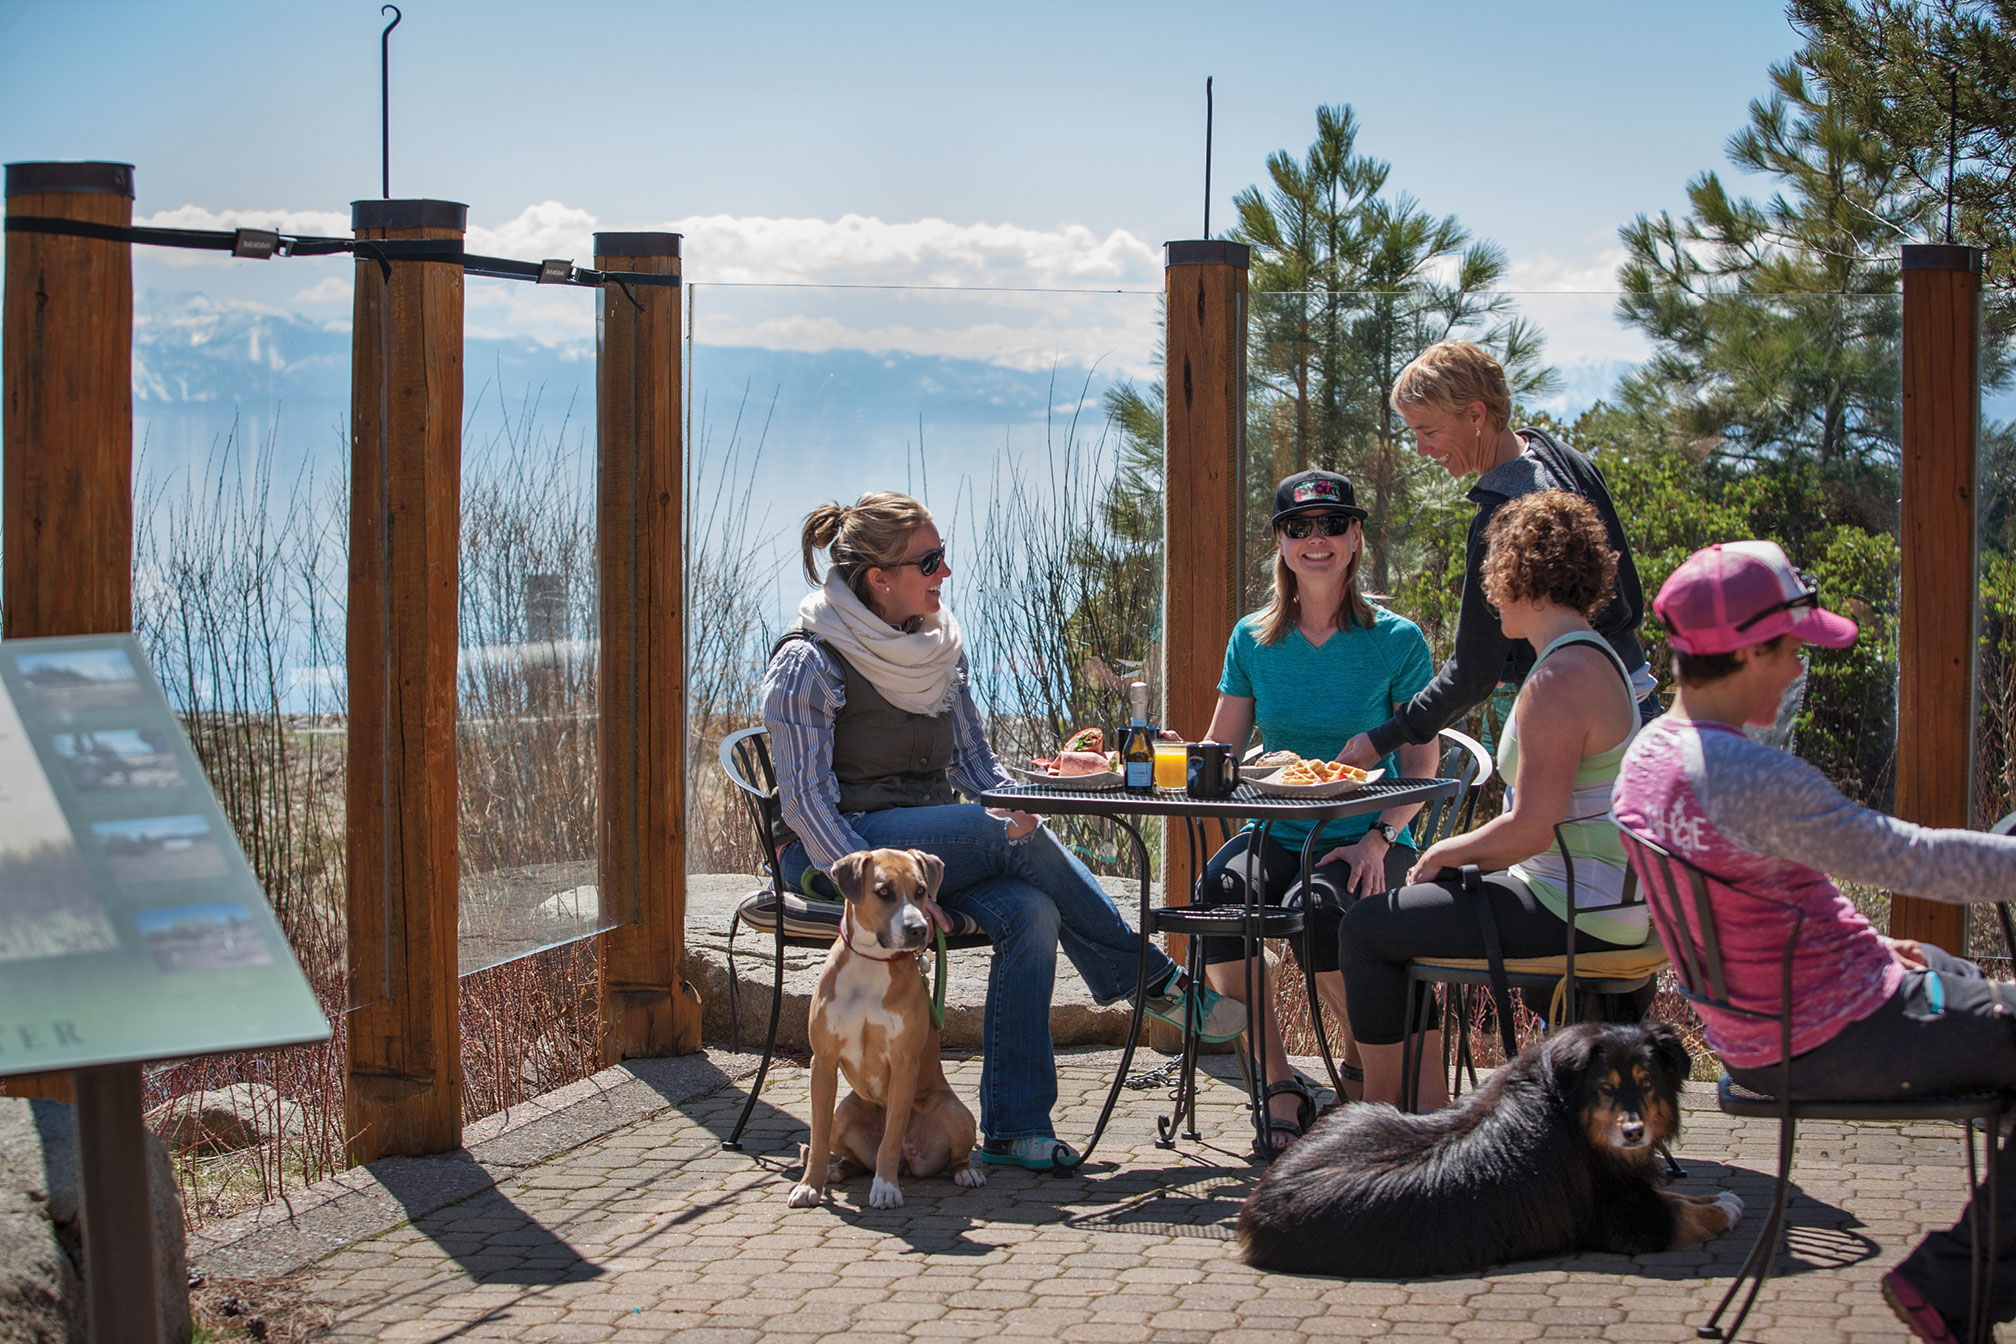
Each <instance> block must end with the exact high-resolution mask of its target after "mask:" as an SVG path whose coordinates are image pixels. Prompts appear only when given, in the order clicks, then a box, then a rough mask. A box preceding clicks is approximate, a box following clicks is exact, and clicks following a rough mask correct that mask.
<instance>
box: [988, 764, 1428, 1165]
mask: <svg viewBox="0 0 2016 1344" xmlns="http://www.w3.org/2000/svg"><path fill="white" fill-rule="evenodd" d="M1456 789H1457V783H1456V781H1455V780H1453V779H1391V780H1378V781H1376V782H1374V783H1371V784H1366V785H1364V786H1362V787H1360V788H1357V789H1353V790H1352V791H1351V792H1349V793H1346V794H1344V795H1343V796H1341V797H1337V798H1281V797H1276V796H1274V795H1272V794H1265V793H1262V792H1260V791H1259V790H1258V789H1256V788H1254V787H1253V786H1252V785H1251V784H1244V783H1242V784H1240V785H1239V787H1238V788H1237V789H1235V790H1234V791H1233V792H1232V793H1230V794H1228V795H1227V796H1225V797H1223V798H1193V797H1191V796H1190V795H1189V794H1188V793H1186V792H1184V791H1183V790H1181V789H1156V790H1154V791H1153V792H1150V793H1131V792H1129V791H1127V790H1126V789H1118V788H1115V789H1064V788H1051V787H1049V786H1047V785H1041V784H1022V785H1016V786H1014V787H1011V788H1001V789H990V790H988V791H987V792H986V793H983V794H981V795H980V799H979V801H980V802H981V803H982V804H984V805H985V806H987V807H998V808H1009V809H1012V810H1014V811H1019V812H1028V813H1031V814H1034V815H1037V816H1081V817H1104V818H1106V819H1107V820H1109V821H1112V822H1113V823H1114V824H1116V825H1117V826H1119V827H1120V828H1121V829H1122V830H1124V831H1125V832H1126V833H1127V835H1128V838H1129V839H1131V840H1132V841H1133V842H1134V854H1135V858H1136V860H1137V862H1138V865H1139V868H1140V874H1141V877H1140V882H1141V912H1140V923H1139V928H1140V930H1141V962H1140V967H1139V970H1138V972H1137V974H1136V981H1135V984H1136V990H1135V994H1134V1014H1133V1019H1132V1021H1131V1022H1130V1023H1129V1024H1128V1027H1127V1046H1126V1049H1124V1050H1123V1051H1122V1052H1121V1054H1120V1067H1119V1069H1118V1071H1117V1072H1115V1074H1114V1076H1113V1085H1112V1087H1111V1088H1110V1089H1108V1091H1107V1093H1106V1104H1105V1106H1104V1107H1103V1108H1101V1110H1100V1112H1099V1123H1098V1124H1097V1125H1095V1126H1094V1127H1093V1130H1092V1138H1091V1141H1090V1142H1088V1143H1087V1144H1086V1145H1085V1150H1084V1153H1083V1156H1082V1157H1081V1158H1080V1159H1079V1161H1080V1163H1081V1164H1082V1163H1083V1162H1084V1161H1085V1160H1087V1159H1089V1158H1090V1157H1091V1156H1092V1150H1093V1149H1094V1148H1095V1147H1097V1146H1098V1143H1099V1139H1100V1136H1101V1135H1103V1134H1104V1133H1105V1132H1106V1122H1107V1121H1108V1120H1110V1119H1111V1118H1112V1116H1113V1108H1114V1106H1115V1105H1116V1104H1117V1103H1118V1102H1119V1100H1120V1092H1121V1089H1122V1088H1124V1087H1125V1086H1126V1083H1127V1071H1128V1070H1129V1069H1130V1068H1132V1067H1133V1063H1134V1049H1135V1046H1136V1045H1137V1044H1138V1043H1139V1040H1140V1036H1141V1017H1142V1009H1143V1005H1144V1003H1145V1001H1146V998H1147V995H1146V993H1145V988H1146V985H1147V980H1148V967H1149V956H1148V948H1149V940H1150V938H1151V937H1152V936H1153V935H1154V934H1157V933H1181V934H1187V935H1190V937H1191V939H1192V941H1191V944H1190V955H1189V957H1188V958H1187V960H1188V963H1189V966H1188V969H1189V972H1190V975H1191V976H1192V978H1193V980H1194V979H1196V978H1197V977H1199V976H1201V974H1202V955H1203V954H1202V949H1201V947H1200V946H1199V944H1198V943H1197V941H1196V939H1197V938H1198V937H1199V936H1205V937H1220V938H1230V937H1237V938H1240V939H1242V940H1243V941H1244V944H1245V946H1244V949H1243V950H1244V952H1245V954H1246V956H1245V963H1244V964H1245V970H1246V976H1247V980H1246V990H1247V993H1246V1002H1247V1005H1248V1012H1249V1014H1250V1013H1252V1011H1253V1007H1252V1006H1253V1005H1255V1004H1257V1003H1258V1002H1259V999H1260V994H1259V982H1260V979H1261V975H1262V972H1261V970H1260V967H1259V966H1258V964H1257V961H1256V955H1257V953H1258V951H1259V942H1260V940H1261V939H1263V938H1279V937H1288V936H1292V935H1296V934H1299V935H1301V939H1302V947H1301V960H1302V970H1303V975H1304V977H1305V978H1306V980H1307V982H1308V990H1309V1005H1310V1018H1311V1020H1312V1023H1313V1025H1314V1026H1315V1029H1316V1043H1317V1047H1318V1048H1319V1049H1320V1050H1321V1051H1322V1053H1323V1064H1324V1067H1325V1068H1326V1069H1327V1070H1328V1071H1329V1074H1330V1085H1331V1088H1332V1089H1333V1090H1334V1091H1335V1092H1336V1094H1337V1095H1338V1096H1339V1097H1341V1096H1343V1095H1344V1091H1343V1085H1342V1080H1341V1079H1340V1078H1339V1077H1338V1075H1337V1065H1336V1063H1335V1062H1334V1061H1333V1060H1332V1059H1331V1057H1330V1043H1329V1040H1328V1039H1327V1037H1326V1035H1325V1033H1324V1030H1323V1012H1322V1007H1321V1002H1320V1000H1318V999H1317V997H1316V972H1315V971H1314V970H1313V969H1312V966H1313V963H1312V962H1311V961H1310V958H1309V927H1308V923H1307V921H1306V920H1304V919H1303V917H1302V914H1301V912H1300V911H1296V910H1283V909H1282V908H1280V907H1279V906H1268V905H1264V904H1262V903H1261V902H1260V899H1259V896H1260V887H1261V883H1260V881H1258V880H1257V878H1256V875H1255V871H1254V869H1255V865H1257V864H1258V862H1259V858H1260V852H1261V850H1262V848H1263V847H1264V846H1263V844H1262V843H1254V844H1251V845H1249V846H1248V847H1247V851H1246V855H1247V859H1246V861H1247V878H1248V880H1247V882H1246V899H1245V902H1244V904H1243V905H1242V906H1236V907H1232V906H1214V907H1208V908H1198V907H1194V906H1165V907H1163V908H1161V909H1156V908H1154V907H1153V906H1152V905H1151V904H1150V902H1151V900H1152V896H1151V893H1150V886H1149V861H1148V845H1147V842H1146V841H1144V840H1143V839H1142V838H1141V832H1140V831H1139V830H1138V829H1137V828H1136V827H1135V824H1134V823H1135V820H1136V819H1138V818H1142V817H1166V818H1171V819H1180V820H1181V821H1182V822H1183V824H1184V829H1185V831H1186V832H1187V834H1188V836H1189V840H1190V857H1191V864H1190V869H1191V871H1192V872H1193V873H1200V874H1201V873H1202V871H1203V862H1202V860H1203V858H1204V857H1206V855H1205V850H1204V841H1203V836H1202V834H1201V829H1200V828H1201V826H1202V824H1203V823H1204V822H1205V821H1207V820H1210V819H1213V818H1218V819H1222V820H1225V821H1251V822H1254V823H1256V824H1257V825H1256V829H1257V832H1258V835H1257V837H1256V839H1257V840H1258V841H1261V842H1264V840H1265V839H1266V835H1267V830H1268V828H1269V827H1270V826H1272V825H1273V824H1275V823H1277V822H1284V821H1306V822H1313V823H1314V825H1313V826H1311V828H1310V831H1309V837H1308V839H1307V840H1305V841H1304V842H1303V845H1302V881H1303V884H1304V887H1305V889H1306V887H1307V884H1308V881H1309V877H1310V874H1311V872H1312V871H1313V870H1314V868H1315V860H1316V856H1317V855H1318V854H1320V853H1322V852H1323V851H1322V850H1321V848H1319V846H1320V844H1321V842H1322V838H1323V831H1324V829H1325V824H1326V823H1328V822H1332V821H1338V820H1341V819H1343V818H1345V817H1353V816H1361V815H1363V814H1364V813H1367V812H1383V811H1385V810H1386V809H1387V808H1389V807H1394V806H1397V805H1399V804H1402V803H1429V802H1433V801H1434V800H1436V799H1438V798H1446V797H1449V796H1450V795H1452V794H1454V793H1455V792H1456ZM1255 1021H1258V1022H1259V1023H1260V1026H1259V1029H1258V1030H1253V1029H1252V1023H1254V1022H1255ZM1248 1024H1249V1027H1248V1030H1247V1032H1246V1052H1247V1065H1248V1067H1247V1070H1246V1091H1247V1104H1248V1107H1249V1109H1250V1110H1251V1112H1252V1116H1253V1126H1254V1133H1255V1136H1256V1138H1257V1139H1258V1140H1259V1142H1256V1144H1255V1148H1256V1150H1257V1151H1260V1152H1263V1153H1264V1152H1265V1151H1266V1147H1267V1145H1266V1142H1265V1138H1266V1132H1267V1106H1266V1100H1265V1095H1264V1093H1265V1087H1266V1076H1267V1075H1266V1065H1265V1051H1266V1041H1265V1039H1264V1038H1265V1035H1266V1026H1265V1018H1264V1017H1263V1016H1258V1015H1255V1016H1250V1017H1249V1018H1248ZM1198 1025H1199V1024H1198V1023H1197V1022H1196V1021H1195V1020H1188V1021H1186V1022H1185V1023H1184V1030H1183V1052H1182V1063H1181V1072H1180V1074H1179V1077H1178V1081H1177V1086H1176V1092H1175V1094H1174V1096H1173V1098H1172V1099H1173V1101H1174V1103H1175V1104H1174V1109H1173V1110H1172V1111H1171V1113H1170V1114H1169V1115H1167V1116H1158V1117H1157V1118H1156V1122H1155V1123H1156V1129H1157V1131H1158V1133H1159V1135H1160V1137H1159V1138H1158V1139H1157V1140H1156V1144H1157V1146H1158V1147H1163V1148H1169V1147H1173V1146H1174V1145H1175V1138H1176V1133H1177V1131H1178V1129H1179V1128H1181V1129H1182V1134H1183V1137H1184V1138H1187V1139H1195V1138H1197V1137H1198V1133H1197V1128H1196V1124H1197V1112H1196V1103H1197V1046H1198V1037H1197V1027H1198ZM1186 1120H1187V1121H1188V1127H1187V1128H1184V1122H1185V1121H1186Z"/></svg>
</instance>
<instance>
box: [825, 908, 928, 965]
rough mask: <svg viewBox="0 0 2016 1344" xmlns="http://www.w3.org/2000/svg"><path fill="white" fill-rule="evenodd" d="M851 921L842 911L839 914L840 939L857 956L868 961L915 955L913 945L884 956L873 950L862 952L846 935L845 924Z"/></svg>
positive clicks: (900, 959)
mask: <svg viewBox="0 0 2016 1344" xmlns="http://www.w3.org/2000/svg"><path fill="white" fill-rule="evenodd" d="M851 923H853V920H852V919H851V918H850V917H849V916H848V915H846V914H844V913H843V914H842V915H841V916H840V941H841V942H843V943H845V944H847V950H848V951H849V952H852V953H853V954H854V955H855V956H857V957H866V958H868V960H870V961H902V960H903V959H904V958H905V957H914V956H916V955H917V949H916V948H914V947H913V948H910V949H909V950H908V951H905V952H896V953H892V954H891V955H889V956H886V957H878V956H876V955H875V954H874V953H873V952H863V951H862V950H861V949H860V948H858V947H856V946H854V940H853V939H852V938H849V937H848V936H847V926H848V925H849V924H851Z"/></svg>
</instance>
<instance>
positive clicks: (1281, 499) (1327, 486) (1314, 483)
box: [1267, 470, 1366, 527]
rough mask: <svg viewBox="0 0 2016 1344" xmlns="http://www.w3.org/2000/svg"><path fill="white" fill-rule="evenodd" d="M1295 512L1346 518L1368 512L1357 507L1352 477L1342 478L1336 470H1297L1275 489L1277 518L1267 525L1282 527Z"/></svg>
mask: <svg viewBox="0 0 2016 1344" xmlns="http://www.w3.org/2000/svg"><path fill="white" fill-rule="evenodd" d="M1296 513H1318V514H1320V513H1341V514H1343V515H1344V516H1345V517H1346V518H1363V517H1365V516H1366V513H1365V510H1363V509H1361V508H1359V507H1358V493H1357V491H1355V490H1353V489H1352V488H1351V478H1350V477H1349V476H1340V475H1338V474H1337V473H1336V472H1334V471H1313V470H1312V471H1298V472H1296V473H1295V474H1294V475H1293V476H1290V477H1288V478H1287V479H1285V480H1283V481H1282V482H1281V484H1279V485H1277V486H1275V487H1274V517H1273V518H1272V519H1270V520H1269V521H1268V523H1267V526H1269V527H1279V526H1280V525H1281V520H1282V519H1283V518H1286V517H1288V516H1289V515H1291V514H1296Z"/></svg>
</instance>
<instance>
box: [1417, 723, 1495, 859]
mask: <svg viewBox="0 0 2016 1344" xmlns="http://www.w3.org/2000/svg"><path fill="white" fill-rule="evenodd" d="M1436 736H1437V738H1438V739H1440V741H1441V743H1442V761H1441V764H1440V765H1438V766H1437V767H1436V769H1435V773H1436V776H1437V777H1438V778H1441V779H1453V780H1455V781H1456V792H1455V793H1453V794H1451V795H1450V796H1449V797H1447V798H1438V799H1436V800H1435V801H1434V802H1432V803H1430V804H1428V806H1427V807H1425V808H1423V809H1422V811H1421V815H1420V816H1418V817H1416V818H1415V820H1414V834H1415V836H1416V837H1417V838H1418V839H1419V840H1420V841H1421V848H1422V849H1426V848H1428V846H1430V845H1432V844H1434V843H1435V842H1436V841H1437V840H1446V839H1448V838H1449V837H1450V836H1452V835H1461V834H1462V833H1463V832H1465V831H1467V830H1469V829H1470V827H1471V825H1472V823H1474V822H1475V821H1476V819H1477V799H1478V798H1479V797H1480V796H1481V793H1482V790H1483V788H1484V786H1485V785H1486V784H1488V783H1490V781H1491V775H1492V771H1493V769H1494V767H1493V765H1492V763H1491V753H1490V752H1488V751H1486V750H1484V746H1483V744H1482V743H1480V742H1479V741H1478V740H1477V739H1476V738H1474V737H1471V736H1470V735H1469V734H1468V733H1462V732H1458V731H1457V730H1456V729H1454V728H1444V729H1443V730H1442V731H1441V732H1440V733H1438V734H1436Z"/></svg>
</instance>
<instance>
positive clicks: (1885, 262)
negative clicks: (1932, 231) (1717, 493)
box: [1618, 62, 1928, 525]
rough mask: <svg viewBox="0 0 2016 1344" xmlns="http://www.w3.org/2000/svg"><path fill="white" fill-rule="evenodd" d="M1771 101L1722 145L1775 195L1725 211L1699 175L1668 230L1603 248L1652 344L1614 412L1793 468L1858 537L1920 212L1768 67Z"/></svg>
mask: <svg viewBox="0 0 2016 1344" xmlns="http://www.w3.org/2000/svg"><path fill="white" fill-rule="evenodd" d="M1771 83H1772V92H1771V95H1770V97H1769V98H1768V99H1764V100H1759V101H1754V102H1752V103H1751V104H1750V121H1749V125H1748V126H1746V127H1745V128H1744V129H1743V130H1742V131H1739V132H1738V133H1737V134H1736V135H1734V136H1732V137H1731V138H1730V140H1729V143H1728V155H1729V159H1730V161H1731V162H1732V163H1734V164H1736V165H1737V166H1739V167H1742V168H1745V169H1748V170H1750V171H1752V172H1756V173H1762V174H1766V175H1768V176H1769V177H1771V178H1772V179H1774V180H1775V185H1776V190H1775V191H1774V192H1773V194H1772V196H1771V198H1770V199H1769V200H1767V201H1763V202H1758V201H1753V200H1750V199H1747V198H1741V197H1735V196H1731V195H1730V194H1729V192H1728V190H1727V189H1726V188H1725V187H1724V186H1723V184H1722V181H1721V179H1720V178H1719V177H1718V176H1717V175H1716V174H1715V173H1713V172H1707V173H1703V174H1701V175H1700V176H1699V177H1697V178H1695V179H1694V180H1693V181H1692V182H1690V183H1689V184H1688V188H1687V196H1688V202H1689V205H1690V209H1689V211H1688V213H1687V214H1686V216H1685V217H1684V218H1681V219H1677V220H1676V219H1674V218H1673V217H1672V215H1670V214H1667V213H1661V214H1660V215H1659V216H1658V217H1657V218H1656V219H1653V218H1648V217H1646V216H1644V215H1640V216H1639V217H1638V218H1637V219H1635V220H1634V221H1633V222H1632V223H1631V224H1629V225H1627V226H1626V227H1625V228H1624V229H1623V230H1621V231H1620V236H1621V237H1622V238H1623V241H1624V245H1625V247H1626V248H1627V249H1628V251H1629V254H1630V256H1629V260H1628V261H1627V263H1626V264H1625V266H1624V267H1623V268H1622V270H1621V271H1620V272H1619V275H1618V279H1619V283H1620V285H1621V286H1622V288H1623V289H1624V291H1625V295H1624V298H1623V299H1622V300H1621V301H1620V304H1619V312H1620V314H1621V316H1622V317H1623V318H1624V319H1625V320H1626V321H1628V322H1631V323H1632V324H1634V325H1636V326H1638V327H1639V328H1641V329H1642V330H1643V331H1644V332H1645V333H1646V334H1647V335H1648V336H1650V337H1651V338H1652V341H1653V344H1654V353H1653V355H1652V358H1651V359H1650V360H1648V361H1647V362H1646V364H1645V365H1644V366H1643V367H1642V368H1641V369H1640V370H1639V371H1638V372H1637V373H1636V374H1634V375H1633V376H1632V377H1631V378H1630V379H1628V380H1627V381H1626V383H1625V386H1624V388H1623V394H1622V395H1623V399H1624V401H1625V403H1626V405H1627V406H1628V407H1630V408H1631V409H1632V410H1634V411H1635V412H1636V413H1638V414H1639V415H1640V416H1641V417H1643V418H1646V419H1649V420H1653V421H1657V422H1660V423H1661V424H1662V426H1663V429H1664V432H1665V435H1666V437H1667V440H1668V442H1669V444H1672V445H1675V446H1681V447H1684V448H1687V449H1689V450H1691V451H1692V452H1693V453H1694V454H1695V455H1696V456H1701V457H1712V458H1715V459H1717V460H1720V461H1724V462H1729V463H1735V464H1740V465H1744V466H1748V467H1757V466H1771V465H1774V464H1775V465H1780V466H1785V467H1788V468H1789V467H1795V466H1798V465H1800V464H1811V465H1812V466H1814V467H1817V469H1818V471H1819V473H1820V475H1821V477H1823V478H1825V480H1826V481H1827V482H1829V483H1830V485H1838V484H1840V483H1847V484H1848V485H1849V494H1850V496H1852V497H1853V498H1854V499H1855V500H1856V501H1857V502H1858V506H1859V507H1860V508H1863V509H1874V510H1877V511H1878V514H1877V515H1874V516H1869V517H1865V520H1864V521H1865V522H1876V519H1877V517H1880V511H1881V510H1882V508H1883V505H1882V504H1881V501H1882V500H1883V499H1885V498H1888V497H1890V496H1889V491H1888V486H1887V482H1888V481H1889V480H1890V479H1891V476H1890V473H1891V471H1892V469H1893V468H1894V464H1895V461H1896V453H1897V444H1898V426H1897V413H1898V403H1899V358H1900V355H1899V338H1900V310H1899V305H1898V302H1897V298H1896V294H1897V290H1898V270H1899V261H1898V255H1899V254H1898V244H1899V242H1900V241H1901V240H1903V239H1906V238H1910V237H1913V236H1919V235H1921V234H1922V231H1923V229H1924V227H1925V219H1926V211H1927V208H1928V207H1927V203H1926V201H1925V200H1924V198H1923V197H1922V196H1921V195H1920V194H1918V193H1916V192H1914V191H1913V190H1911V178H1910V174H1909V172H1908V162H1909V159H1910V154H1909V153H1908V152H1900V151H1898V150H1896V149H1895V148H1894V147H1893V146H1891V145H1890V144H1889V143H1888V142H1887V141H1886V140H1885V139H1884V138H1882V137H1881V136H1878V135H1875V134H1873V133H1872V132H1870V131H1869V130H1868V129H1867V128H1866V127H1865V126H1863V125H1862V124H1861V123H1860V122H1859V121H1857V120H1856V119H1855V118H1854V117H1852V116H1851V115H1849V109H1847V108H1846V107H1845V106H1844V105H1843V104H1841V103H1839V102H1838V101H1836V100H1834V99H1833V98H1832V97H1831V96H1830V92H1829V90H1828V89H1826V88H1825V87H1824V86H1822V85H1818V84H1815V83H1814V82H1812V81H1810V80H1809V79H1808V78H1807V77H1806V74H1805V71H1804V70H1803V69H1802V68H1801V67H1800V66H1799V65H1798V64H1796V63H1795V62H1786V63H1784V64H1782V65H1779V66H1775V67H1773V68H1772V70H1771ZM1835 493H1836V496H1837V498H1838V497H1839V491H1838V490H1837V491H1836V492H1835ZM1878 525H1880V523H1879V524H1878Z"/></svg>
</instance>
